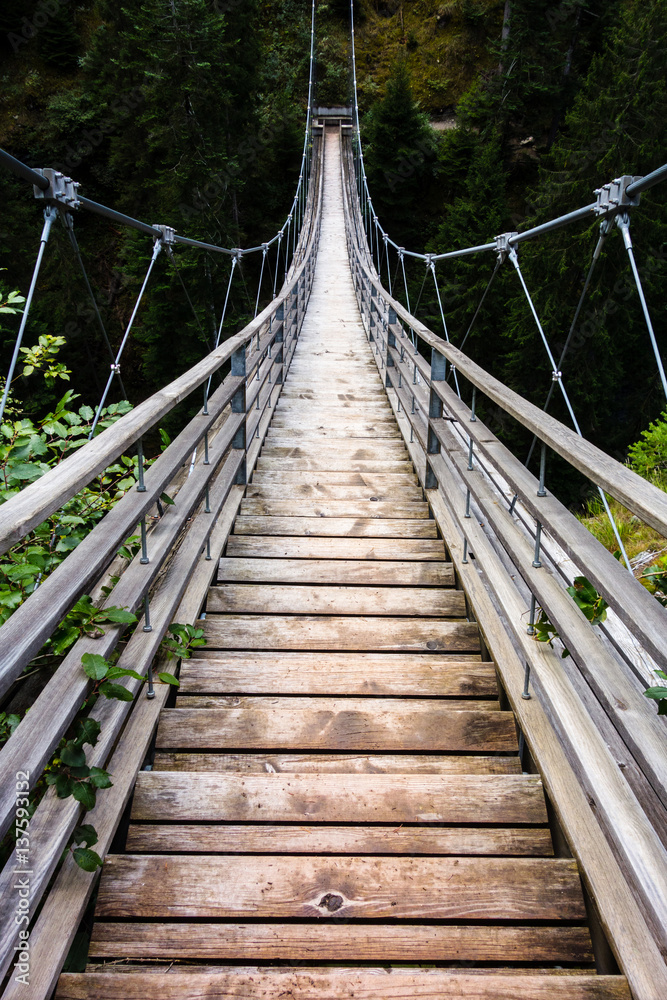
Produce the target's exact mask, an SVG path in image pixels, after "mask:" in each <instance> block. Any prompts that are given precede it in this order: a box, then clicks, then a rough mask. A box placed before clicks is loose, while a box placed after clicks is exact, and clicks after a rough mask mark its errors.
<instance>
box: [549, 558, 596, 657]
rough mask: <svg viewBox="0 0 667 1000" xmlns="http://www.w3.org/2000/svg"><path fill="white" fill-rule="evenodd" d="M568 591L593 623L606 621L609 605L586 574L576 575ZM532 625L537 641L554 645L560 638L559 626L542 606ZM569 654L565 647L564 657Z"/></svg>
mask: <svg viewBox="0 0 667 1000" xmlns="http://www.w3.org/2000/svg"><path fill="white" fill-rule="evenodd" d="M567 592H568V594H569V595H570V597H572V598H573V600H574V601H575V603H576V605H577V607H578V608H579V610H580V611H582V612H583V614H584V615H585V617H586V618H587V619H588V621H589V622H590V623H591V625H599V624H601V623H602V622H603V621H605V619H606V617H607V608H608V607H609V605H608V604H607V602H606V601H605V599H604V598H603V597H601V596H600V594H598V592H597V590H596V589H595V587H594V586H593V584H592V583H591V582H590V581H589V580H587V579H586V577H585V576H577V577H575V580H574V585H573V586H572V587H568V588H567ZM531 626H532V628H533V630H534V631H533V638H534V639H535V641H536V642H546V643H548V644H549V645H550V646H551V647H553V640H554V639H559V638H560V633H559V632H558V629H557V627H556V626H555V625H554V624H553V622H552V621H551V620H550V618H549V616H548V614H547V613H546V611H544V609H542V608H540V613H539V615H538V618H537V621H536V622H531ZM569 655H570V651H569V649H563V652H562V653H561V656H562V657H563V659H565V657H567V656H569Z"/></svg>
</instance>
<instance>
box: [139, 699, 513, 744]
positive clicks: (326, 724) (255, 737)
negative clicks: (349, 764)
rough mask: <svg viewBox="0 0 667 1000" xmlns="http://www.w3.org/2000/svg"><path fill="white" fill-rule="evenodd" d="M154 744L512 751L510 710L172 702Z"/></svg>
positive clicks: (511, 718) (163, 717) (162, 720)
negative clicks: (210, 706)
mask: <svg viewBox="0 0 667 1000" xmlns="http://www.w3.org/2000/svg"><path fill="white" fill-rule="evenodd" d="M157 745H158V746H159V747H160V748H161V749H176V748H179V749H180V748H183V749H191V750H207V749H208V750H236V749H241V748H245V749H247V750H275V749H276V748H280V749H284V750H327V751H331V750H365V751H368V752H370V751H373V750H379V751H381V752H383V753H406V752H423V753H466V752H471V753H491V752H501V753H503V752H505V753H516V750H517V738H516V730H515V728H514V719H513V717H512V714H511V712H475V711H469V712H450V711H448V710H447V709H445V708H434V709H433V711H432V712H430V713H428V714H427V713H425V712H414V713H413V712H409V711H406V712H393V711H391V710H390V709H389V708H388V709H386V710H385V711H384V712H382V713H380V712H373V713H364V712H342V713H340V714H339V715H334V714H333V713H331V712H322V713H320V714H318V715H314V716H311V717H310V718H308V719H306V718H304V716H303V715H302V713H300V712H289V711H287V712H279V711H277V710H276V709H274V710H273V711H271V712H258V711H245V710H244V709H230V710H229V711H227V712H216V711H206V710H205V709H198V708H191V709H188V708H172V709H169V711H167V712H165V713H164V715H163V716H162V719H161V722H160V726H159V728H158V739H157Z"/></svg>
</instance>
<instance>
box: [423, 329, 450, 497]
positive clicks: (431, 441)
mask: <svg viewBox="0 0 667 1000" xmlns="http://www.w3.org/2000/svg"><path fill="white" fill-rule="evenodd" d="M446 377H447V361H446V359H445V357H444V355H442V354H441V353H440V352H439V351H438V350H436V348H435V347H433V348H431V384H430V389H429V399H428V438H427V442H426V455H427V457H426V477H425V479H424V488H425V489H427V490H434V489H437V486H438V479H437V477H436V475H435V473H434V472H433V468H432V466H431V463H430V461H429V459H428V456H429V455H439V454H440V439H439V438H438V436H437V434H436V433H435V431H434V430H433V425H432V421H433V420H437V419H438V418H439V417H441V416H442V400H441V399H440V396H438V394H437V393H436V391H435V389H434V388H433V383H434V382H444V380H445V378H446Z"/></svg>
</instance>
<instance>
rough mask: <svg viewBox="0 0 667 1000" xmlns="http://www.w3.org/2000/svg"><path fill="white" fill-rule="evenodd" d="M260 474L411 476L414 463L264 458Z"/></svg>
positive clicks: (261, 458) (375, 459) (332, 458)
mask: <svg viewBox="0 0 667 1000" xmlns="http://www.w3.org/2000/svg"><path fill="white" fill-rule="evenodd" d="M257 471H258V472H300V473H301V474H302V476H303V473H304V472H344V473H349V472H377V473H380V474H384V475H386V474H387V473H394V474H397V473H405V474H407V475H409V474H410V473H411V472H412V471H413V469H412V462H410V461H407V460H401V459H397V458H384V457H383V456H382V455H381V456H379V457H378V458H370V459H367V460H364V459H356V458H347V457H346V456H342V457H337V456H336V455H335V454H332V455H331V458H328V457H327V456H326V455H322V457H321V458H263V457H262V456H260V457H259V458H258V459H257Z"/></svg>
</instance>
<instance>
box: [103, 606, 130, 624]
mask: <svg viewBox="0 0 667 1000" xmlns="http://www.w3.org/2000/svg"><path fill="white" fill-rule="evenodd" d="M103 615H104V617H103V618H100V619H99V620H100V621H104V622H114V624H123V625H132V624H134V622H136V620H137V616H136V615H133V614H132V612H131V611H127V610H126V609H125V608H104V610H103Z"/></svg>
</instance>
